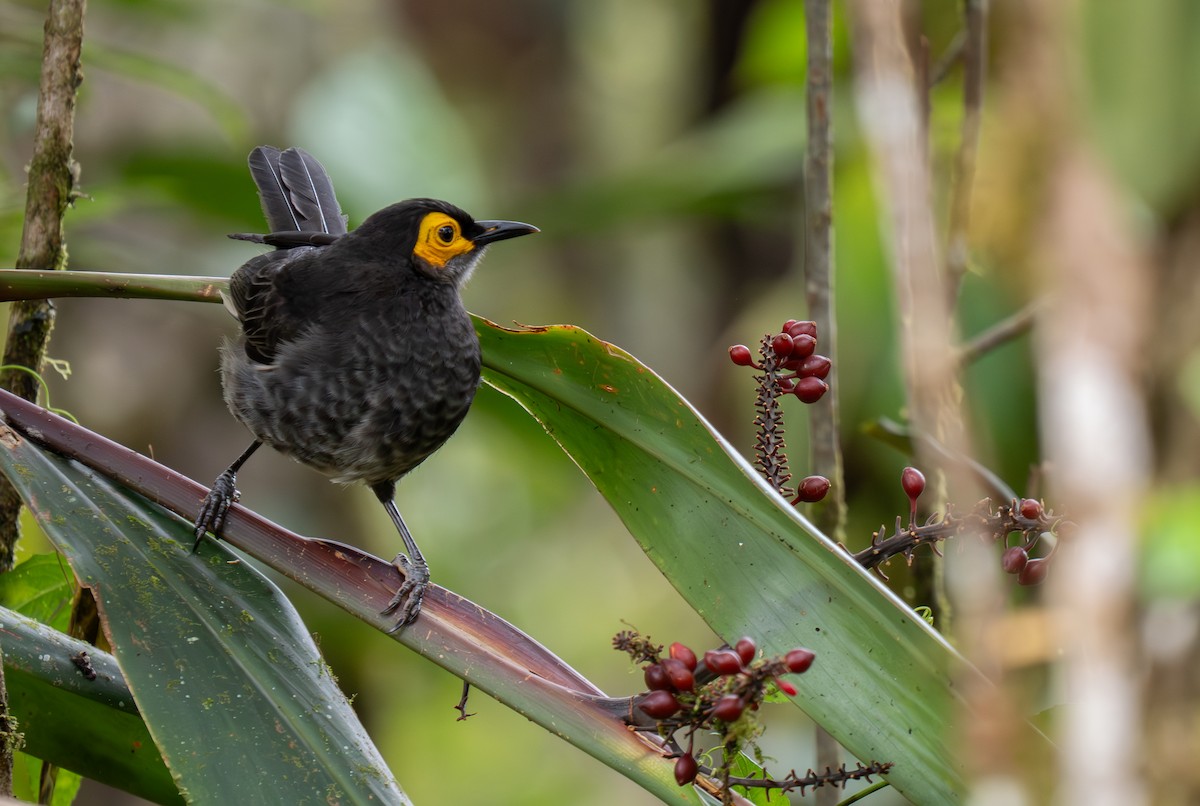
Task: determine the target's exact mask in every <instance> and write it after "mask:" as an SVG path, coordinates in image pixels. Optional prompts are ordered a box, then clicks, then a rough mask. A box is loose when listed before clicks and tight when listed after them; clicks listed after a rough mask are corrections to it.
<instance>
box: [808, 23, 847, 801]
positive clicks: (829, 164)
mask: <svg viewBox="0 0 1200 806" xmlns="http://www.w3.org/2000/svg"><path fill="white" fill-rule="evenodd" d="M804 16H805V29H806V36H807V40H808V42H807V44H808V72H807V76H806V87H807V116H808V150H807V153H806V154H805V159H804V213H805V226H804V292H805V297H806V301H807V303H808V315H809V316H810V317H811V318H812V320H813V321H814V322H816V323H817V334H818V336H819V338H820V341H821V349H822V351H823V354H824V355H826V356H828V357H829V359H830V360H831V361H832V362H833V368H832V369H831V370H830V376H829V378H828V381H829V391H828V392H826V394H825V397H824V398H823V399H822V400H821V401H819V402H817V403H816V404H814V405H813V406H810V407H809V420H808V422H809V446H810V448H809V450H810V457H811V465H810V468H809V470H810V472H812V473H815V474H818V475H821V476H824V477H825V478H827V479H829V492H828V493H827V494H826V495H825V498H823V499H822V500H821V501H818V502H817V503H815V504H813V505H812V508H811V515H812V518H813V521H814V523H816V525H817V528H818V529H820V530H821V531H822V532H824V533H825V534H827V535H829V536H830V537H831V538H833V539H834V540H837V541H841V540H842V539H843V537H844V531H845V521H846V491H845V483H844V480H843V473H842V451H841V441H840V425H839V422H840V416H839V411H838V384H837V366H838V362H837V353H838V350H837V320H836V318H835V316H834V302H835V293H834V287H835V286H834V275H833V158H834V154H833V121H832V115H833V14H832V10H831V8H830V3H829V0H805V3H804ZM816 750H817V752H816V768H817V769H826V768H829V769H834V768H836V767H838V765H839V764H840V762H841V749H840V747H839V746H838V743H837V741H835V740H834V738H833V737H832V736H830V735H829V733H828V732H827V731H826V730H824V729H823V728H821V727H819V726H818V727H817V733H816ZM813 794H814V796H815V798H816V803H817V805H818V806H832V804H834V803H836V802H837V797H838V795H837V792H835V791H833V790H831V789H818V790H816V791H815V792H814V793H813Z"/></svg>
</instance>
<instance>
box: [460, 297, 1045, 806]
mask: <svg viewBox="0 0 1200 806" xmlns="http://www.w3.org/2000/svg"><path fill="white" fill-rule="evenodd" d="M477 330H478V332H479V334H480V338H481V340H482V343H483V356H484V365H485V380H486V381H487V382H488V383H490V384H491V385H493V386H495V387H496V388H497V389H499V390H500V391H502V392H504V393H506V394H508V395H510V396H511V397H513V398H514V399H515V400H516V401H517V402H519V403H520V404H521V405H522V406H524V407H525V408H526V409H527V410H529V412H530V413H531V414H533V415H534V416H535V417H537V418H538V420H539V421H540V422H541V423H542V424H543V426H544V427H545V428H546V430H547V432H548V433H549V434H550V435H551V436H552V437H554V439H555V440H557V441H558V442H559V444H560V445H562V447H563V449H564V450H566V451H567V453H568V454H570V456H571V457H572V458H573V459H574V460H575V462H576V463H577V464H578V465H579V467H580V468H581V469H582V470H583V471H584V472H585V473H586V474H587V475H588V476H589V477H590V478H591V480H592V482H593V483H594V484H595V485H596V487H597V489H598V490H599V491H600V492H601V493H603V494H604V496H605V497H606V498H607V499H608V501H609V503H610V504H611V505H612V506H613V507H614V508H615V509H616V511H617V512H618V514H619V515H620V517H621V518H622V520H623V521H624V522H625V524H626V526H627V527H628V528H629V530H630V531H631V532H632V533H633V535H634V537H635V538H636V539H637V540H638V542H639V543H640V544H641V546H642V548H643V549H644V550H645V552H646V554H647V555H648V556H649V557H650V559H651V560H653V561H654V562H655V564H656V565H657V566H658V567H659V568H660V569H661V570H662V572H663V574H664V575H665V576H666V577H667V578H668V579H669V580H670V581H671V583H672V584H673V585H674V586H675V587H676V589H677V590H678V591H679V592H680V593H681V594H682V595H683V597H684V598H685V599H686V600H687V601H688V603H689V604H691V606H692V607H694V608H695V609H696V611H697V612H698V613H699V614H700V615H701V616H703V617H704V619H705V620H706V621H707V622H708V623H709V625H710V626H712V628H713V629H714V630H715V631H716V632H717V633H718V634H719V635H721V636H722V637H723V638H725V639H726V640H728V641H731V642H732V641H734V640H736V639H737V638H738V637H739V636H741V635H743V634H749V635H752V636H754V637H755V638H756V639H758V642H759V645H760V646H761V647H762V648H763V649H765V650H766V651H767V652H768V653H780V652H784V651H786V650H788V649H791V648H793V647H795V646H806V647H809V648H810V649H812V650H813V651H814V652H815V653H816V656H817V661H816V663H815V664H814V665H813V667H812V669H811V670H809V671H808V672H807V673H806V674H805V675H804V677H803V678H802V679H799V680H797V681H796V684H797V687H798V688H799V690H800V693H799V696H798V697H797V698H796V699H797V703H798V704H799V705H800V706H801V707H802V708H803V709H804V710H805V712H806V713H808V715H809V716H810V717H812V718H813V719H814V720H815V721H817V722H818V723H820V724H821V725H822V726H823V727H825V728H826V729H827V730H828V731H829V732H830V733H831V734H832V735H833V736H834V737H835V738H836V739H837V740H838V741H839V742H841V744H842V745H843V746H844V747H846V748H847V749H848V750H849V751H850V752H851V753H853V754H854V755H855V756H856V757H858V758H859V759H861V760H863V761H880V762H886V761H890V762H893V763H894V764H895V767H894V769H893V771H892V772H891V773H890V774H889V775H888V780H889V781H890V782H891V783H892V785H893V786H895V787H896V788H897V789H898V790H899V791H900V792H902V793H903V794H904V795H905V796H907V797H908V798H910V799H912V800H913V801H914V802H917V803H922V804H936V803H954V802H957V801H958V800H959V799H960V797H961V793H962V791H963V780H962V771H961V769H960V767H959V762H958V761H957V754H956V753H955V752H954V748H953V747H952V746H951V745H950V743H949V742H950V740H951V737H952V736H953V735H954V732H955V731H954V724H953V720H954V718H955V715H956V708H957V707H961V706H960V705H959V704H958V703H957V702H956V695H955V694H954V691H953V682H952V681H953V677H954V676H955V675H957V674H961V673H964V672H965V673H970V672H969V670H967V669H966V667H965V664H963V662H962V661H961V659H960V658H959V657H958V656H957V655H956V654H955V653H954V651H953V650H952V649H951V648H950V647H949V646H948V645H947V644H946V642H945V641H944V640H942V639H941V638H940V637H939V636H938V635H937V633H935V632H934V631H933V630H932V629H930V627H929V625H927V624H925V623H924V622H923V621H922V620H921V619H920V618H918V617H916V616H915V615H914V614H913V612H912V611H911V610H909V609H908V608H906V607H904V606H903V605H902V604H901V603H900V602H899V601H898V600H897V599H896V598H895V597H894V596H893V595H891V594H890V592H888V591H887V589H886V588H884V587H883V586H882V585H881V584H880V583H878V582H877V581H876V580H874V579H872V578H871V577H870V576H869V575H868V574H867V573H866V572H864V571H863V570H862V569H861V568H859V567H858V566H857V565H855V564H854V563H853V562H851V561H850V560H849V558H848V557H847V555H846V554H845V553H844V552H843V551H842V550H840V549H839V548H838V547H837V546H835V545H833V544H832V543H831V542H830V541H829V540H828V539H827V538H825V537H823V536H821V535H819V534H817V533H816V531H815V530H814V529H813V528H812V527H811V526H810V525H809V524H808V523H807V521H805V520H804V519H803V518H801V517H800V516H799V515H797V513H796V512H795V510H794V509H793V508H792V507H790V506H788V504H787V502H785V501H784V500H783V499H782V498H780V497H779V496H778V495H776V494H775V493H774V492H772V491H770V490H769V489H768V488H767V487H766V485H765V484H764V483H763V482H762V481H761V480H760V479H759V478H758V476H757V474H756V473H755V471H754V470H753V469H752V468H751V467H750V466H749V465H748V464H747V463H746V462H745V461H744V460H742V459H741V458H740V457H739V456H738V455H737V453H736V452H735V451H733V450H732V449H731V448H730V447H729V446H728V445H726V443H725V442H724V441H723V440H721V438H720V437H719V436H718V435H717V434H716V433H715V432H714V431H713V430H712V429H711V427H710V426H709V425H708V424H707V423H706V422H705V421H704V419H703V418H702V417H700V415H699V414H698V413H697V412H696V411H695V410H693V409H692V408H691V407H690V406H689V405H688V404H687V402H686V401H684V400H683V399H682V398H680V397H679V396H678V395H677V394H676V393H675V392H674V390H672V389H671V388H670V387H669V386H668V385H667V384H666V383H664V382H663V381H662V380H661V379H660V378H658V377H657V376H656V375H655V374H654V373H653V372H651V371H650V370H649V369H648V368H647V367H645V366H643V365H642V364H640V363H638V362H637V361H636V360H635V359H634V358H633V357H632V356H630V355H629V354H627V353H625V352H624V351H622V350H620V349H619V348H617V347H615V346H613V345H611V344H607V343H605V342H602V341H600V340H598V339H596V338H594V337H592V336H590V335H589V334H587V333H585V332H583V331H582V330H579V329H577V328H573V327H552V328H540V329H530V330H525V331H513V330H506V329H503V328H500V327H498V326H495V325H492V324H490V323H486V322H482V321H480V322H478V323H477ZM1031 736H1036V734H1034V733H1033V732H1032V731H1031ZM1031 741H1037V739H1036V738H1031Z"/></svg>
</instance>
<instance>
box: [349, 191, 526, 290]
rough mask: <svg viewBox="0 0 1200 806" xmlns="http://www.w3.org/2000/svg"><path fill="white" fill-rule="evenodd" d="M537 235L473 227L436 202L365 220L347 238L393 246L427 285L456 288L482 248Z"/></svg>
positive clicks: (503, 224) (516, 225)
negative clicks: (424, 278) (433, 283)
mask: <svg viewBox="0 0 1200 806" xmlns="http://www.w3.org/2000/svg"><path fill="white" fill-rule="evenodd" d="M537 231H538V228H537V227H534V226H530V225H529V224H522V223H521V222H519V221H476V220H475V219H474V218H472V217H471V216H470V214H469V213H467V212H466V211H465V210H462V209H460V208H458V207H455V206H454V205H453V204H450V203H448V202H444V201H439V200H437V199H409V200H408V201H403V202H399V203H397V204H393V205H391V206H390V207H385V208H384V209H382V210H380V211H379V212H377V213H375V214H374V215H372V216H370V217H369V218H367V220H366V221H364V222H363V223H362V224H361V225H360V226H359V227H358V228H357V229H356V230H354V233H353V234H354V235H355V236H356V239H359V240H360V241H362V240H366V239H368V238H369V239H371V240H372V241H378V242H382V243H388V244H389V245H391V246H394V247H395V248H396V249H398V250H399V251H400V253H401V254H402V255H403V256H404V257H407V258H408V259H409V260H410V261H411V263H412V266H413V268H414V269H415V270H416V271H417V272H418V273H420V274H422V275H425V276H427V277H429V278H430V279H433V280H435V281H438V282H444V283H452V284H454V285H456V286H461V285H462V284H463V283H465V282H466V281H467V278H468V277H470V276H471V272H472V271H474V269H475V266H476V265H477V264H478V263H479V259H480V258H481V257H483V253H484V251H485V249H486V247H487V245H488V244H491V243H494V242H496V241H503V240H506V239H508V238H516V237H518V236H521V235H529V234H530V233H533V232H537ZM382 243H381V245H382Z"/></svg>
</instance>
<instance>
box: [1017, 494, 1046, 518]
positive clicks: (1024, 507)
mask: <svg viewBox="0 0 1200 806" xmlns="http://www.w3.org/2000/svg"><path fill="white" fill-rule="evenodd" d="M1021 517H1022V518H1025V519H1027V520H1031V521H1036V520H1037V519H1038V518H1040V517H1042V502H1041V501H1035V500H1034V499H1032V498H1026V499H1025V500H1024V501H1022V502H1021Z"/></svg>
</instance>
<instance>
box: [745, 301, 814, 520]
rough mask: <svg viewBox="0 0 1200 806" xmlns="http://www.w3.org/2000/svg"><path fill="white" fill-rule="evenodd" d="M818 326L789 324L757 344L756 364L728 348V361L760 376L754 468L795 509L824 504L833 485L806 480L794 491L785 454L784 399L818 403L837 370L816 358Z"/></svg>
mask: <svg viewBox="0 0 1200 806" xmlns="http://www.w3.org/2000/svg"><path fill="white" fill-rule="evenodd" d="M816 349H817V324H816V322H809V321H797V320H796V319H789V320H787V321H786V322H784V323H783V328H782V329H781V330H780V331H779V332H778V333H776V334H774V335H771V334H767V335H765V336H763V337H762V340H761V342H760V343H759V347H758V352H759V355H760V356H761V360H760V361H755V360H754V356H752V355H751V354H750V348H749V347H747V346H746V345H744V344H735V345H734V346H732V347H730V348H729V358H730V360H732V361H733V363H734V364H737V365H738V366H740V367H753V368H754V369H757V370H759V372H760V373H761V374H760V375H757V376H755V380H756V381H757V383H758V395H757V400H756V402H755V408H756V409H757V411H758V415H757V416H756V417H755V418H754V425H755V429H756V432H757V437H756V440H755V445H754V456H755V464H757V465H758V468H759V470H761V471H762V474H763V476H764V477H765V478H766V479H767V481H768V483H770V484H771V486H772V487H774V488H775V489H776V490H777V491H778V492H779V494H780V495H782V496H784V497H785V498H790V499H791V501H792V503H793V504H798V503H800V502H804V503H814V502H816V501H820V500H821V499H822V498H824V497H825V495H826V493H828V492H829V486H830V485H829V479H827V478H825V477H824V476H807V477H805V478H803V479H801V480H800V483H799V484H797V485H796V488H795V490H792V488H791V487H789V486H788V482H789V481H790V480H791V478H792V474H791V472H790V471H789V470H788V462H787V455H786V454H785V453H784V441H783V410H782V408H781V407H780V406H779V401H778V399H777V398H779V397H780V396H782V395H795V396H796V397H797V398H798V399H799V400H801V401H802V402H804V403H816V402H817V401H818V400H820V399H821V398H822V397H824V396H825V393H826V392H828V391H829V384H827V383H826V382H825V378H826V377H828V376H829V371H830V370H831V369H832V367H833V365H832V363H831V362H830V360H829V359H828V358H826V357H825V356H823V355H817V354H816Z"/></svg>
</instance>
